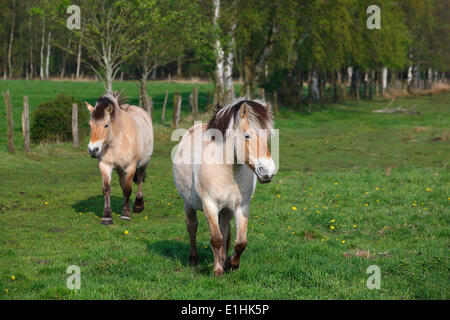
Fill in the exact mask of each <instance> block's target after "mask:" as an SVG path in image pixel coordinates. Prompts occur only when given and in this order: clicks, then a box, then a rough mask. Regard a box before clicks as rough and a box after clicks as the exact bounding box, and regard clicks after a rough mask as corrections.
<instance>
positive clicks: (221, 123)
mask: <svg viewBox="0 0 450 320" xmlns="http://www.w3.org/2000/svg"><path fill="white" fill-rule="evenodd" d="M244 103H247V105H248V106H249V109H250V110H249V115H248V116H249V122H250V123H251V124H253V125H254V126H258V127H259V128H261V129H272V127H273V116H272V112H271V111H270V107H269V108H267V107H266V106H265V103H264V101H257V100H247V99H240V100H238V101H237V102H233V103H231V104H229V105H227V106H225V107H222V108H220V107H216V109H215V110H214V114H213V116H212V118H211V120H209V122H208V127H207V129H217V130H219V131H220V132H222V134H223V136H224V137H225V135H226V131H227V129H228V128H229V126H230V122H231V119H232V118H233V119H234V123H237V120H238V117H239V116H238V113H239V109H240V108H241V106H242V105H243V104H244Z"/></svg>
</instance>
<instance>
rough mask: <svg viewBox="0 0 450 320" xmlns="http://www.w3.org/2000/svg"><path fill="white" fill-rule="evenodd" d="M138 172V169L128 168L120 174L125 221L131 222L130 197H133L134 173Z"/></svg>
mask: <svg viewBox="0 0 450 320" xmlns="http://www.w3.org/2000/svg"><path fill="white" fill-rule="evenodd" d="M135 172H136V167H135V166H134V167H131V166H130V167H128V168H127V170H126V171H125V172H122V173H121V174H119V178H120V179H119V180H120V185H121V186H122V194H123V210H122V216H121V217H120V218H121V219H123V220H127V221H130V220H131V210H130V196H131V183H132V182H133V177H134V173H135Z"/></svg>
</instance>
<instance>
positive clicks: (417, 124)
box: [0, 81, 450, 299]
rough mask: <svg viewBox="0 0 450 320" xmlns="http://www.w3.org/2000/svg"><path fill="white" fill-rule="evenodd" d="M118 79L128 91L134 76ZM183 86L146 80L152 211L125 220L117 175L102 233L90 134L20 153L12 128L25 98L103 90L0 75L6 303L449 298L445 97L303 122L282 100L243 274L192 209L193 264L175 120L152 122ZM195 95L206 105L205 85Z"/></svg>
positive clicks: (0, 279) (335, 109)
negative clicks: (376, 285)
mask: <svg viewBox="0 0 450 320" xmlns="http://www.w3.org/2000/svg"><path fill="white" fill-rule="evenodd" d="M115 85H116V87H115V88H120V87H122V86H123V87H126V88H127V93H128V95H129V96H130V97H131V98H134V100H136V97H137V87H136V86H135V84H134V83H130V82H128V83H127V82H124V83H116V84H115ZM169 86H170V87H169ZM193 86H194V85H190V84H186V85H181V84H170V85H168V84H162V83H150V84H149V92H150V94H151V95H153V96H154V100H156V101H157V103H156V108H157V110H156V112H155V113H156V115H155V150H154V155H153V158H152V160H151V164H150V166H149V170H148V172H147V181H146V183H145V184H144V198H145V206H146V208H145V210H144V212H143V213H140V214H134V216H133V221H132V222H131V223H126V222H124V221H121V220H119V219H118V217H119V214H120V213H121V202H122V194H121V189H120V187H119V183H118V179H117V175H116V174H114V176H113V181H112V193H111V202H112V209H113V212H114V215H113V216H114V219H115V221H114V223H115V224H114V225H112V226H109V227H105V226H102V225H101V224H100V216H101V215H102V210H103V196H102V193H101V178H100V174H99V171H98V169H97V163H96V160H94V159H91V158H90V157H89V156H88V154H87V152H86V145H87V141H83V143H82V147H81V148H80V149H79V150H74V149H72V147H71V145H70V144H68V143H65V144H55V145H34V146H33V148H32V154H31V155H30V156H26V155H25V153H24V151H23V147H22V142H21V137H20V122H19V121H18V119H20V113H21V108H20V107H19V106H21V99H22V98H21V97H22V95H25V94H27V95H28V96H29V97H30V102H31V105H32V109H33V108H34V107H35V106H36V105H37V104H38V103H40V102H42V101H45V100H49V99H51V98H54V96H56V94H57V93H59V92H62V91H64V92H68V93H71V94H73V95H75V96H77V97H79V98H81V99H83V100H88V101H90V102H94V101H95V100H96V98H97V97H98V95H99V94H101V93H102V85H101V84H100V83H87V82H86V83H59V82H56V83H54V82H39V81H34V82H26V81H6V82H5V81H0V88H1V89H2V90H5V89H6V88H9V90H10V91H11V95H12V98H13V104H14V108H15V112H14V117H15V119H16V123H15V127H16V132H15V134H16V149H17V152H16V155H10V154H8V153H7V152H6V141H5V132H6V130H5V112H4V105H3V101H2V103H1V104H0V108H1V109H0V143H1V147H0V181H1V185H0V290H1V291H0V299H449V298H450V284H449V276H450V272H449V261H448V260H449V249H448V248H449V244H450V243H449V227H448V223H449V214H450V210H449V207H450V206H449V205H450V190H449V189H450V171H449V165H448V161H449V159H450V143H449V141H448V135H447V136H446V135H445V131H447V132H448V130H449V127H450V122H449V120H450V95H449V94H443V95H435V96H430V97H423V98H421V99H417V100H407V99H398V100H397V101H395V103H394V105H393V106H394V107H395V106H399V105H402V106H403V107H408V106H411V105H414V104H416V105H417V107H416V109H417V110H418V111H420V112H421V114H420V115H407V114H391V115H389V114H375V113H372V112H371V110H373V109H379V108H383V107H385V106H386V104H387V101H382V100H377V101H372V102H367V101H359V102H352V103H345V104H339V105H330V106H327V108H326V109H324V110H322V111H320V112H314V113H313V114H311V115H304V114H297V113H294V112H291V111H289V110H288V109H284V110H283V112H282V114H281V115H280V116H279V117H277V119H276V127H277V128H278V129H279V132H280V169H279V173H278V174H277V176H276V177H275V178H274V180H273V182H272V183H270V184H268V185H258V186H257V188H256V193H255V197H254V199H253V202H252V205H251V218H250V221H249V236H248V247H247V250H246V251H245V252H244V254H243V256H242V259H241V267H240V269H239V270H237V271H234V272H230V273H228V274H226V275H224V276H223V277H220V278H214V276H213V266H212V265H213V254H212V251H211V248H210V244H209V231H208V228H207V225H206V221H205V218H204V217H203V214H202V213H200V214H199V232H198V246H199V254H200V263H199V265H198V266H196V267H192V266H189V263H188V260H189V259H188V255H189V241H188V235H187V231H186V228H185V223H184V213H183V210H182V200H181V197H180V196H179V195H178V193H177V192H176V190H175V188H174V184H173V181H172V176H171V160H170V152H171V150H172V148H173V147H174V145H175V142H171V141H170V134H171V129H170V127H169V126H168V125H161V124H159V117H160V116H159V114H160V113H159V112H160V111H159V110H158V108H160V102H159V101H161V100H162V99H163V97H164V91H165V90H166V89H168V90H169V91H173V90H175V89H176V90H180V91H182V92H183V93H184V96H185V95H186V94H189V92H190V91H191V90H192V87H193ZM200 90H201V92H202V97H203V99H204V98H205V97H206V94H205V93H206V92H207V91H208V90H211V86H210V85H207V84H205V85H200ZM186 97H187V96H186ZM169 106H171V104H170V103H169ZM169 119H170V115H169V116H168V121H167V123H169ZM182 126H183V127H188V126H190V123H189V122H187V121H186V120H184V121H183V122H182ZM437 137H443V139H441V140H436V139H435V140H433V138H437ZM446 137H447V138H446ZM133 188H134V190H135V189H136V188H135V186H133ZM125 231H127V234H125V233H126V232H125ZM69 265H78V266H80V268H81V290H77V291H75V290H69V289H67V287H66V279H67V277H68V276H69V275H68V274H67V273H66V269H67V267H68V266H69ZM370 265H377V266H379V267H380V270H381V289H379V290H369V289H368V288H367V287H366V280H367V278H368V277H369V274H367V273H366V269H367V267H369V266H370ZM13 278H14V279H13Z"/></svg>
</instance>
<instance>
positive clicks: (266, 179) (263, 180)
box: [255, 167, 273, 183]
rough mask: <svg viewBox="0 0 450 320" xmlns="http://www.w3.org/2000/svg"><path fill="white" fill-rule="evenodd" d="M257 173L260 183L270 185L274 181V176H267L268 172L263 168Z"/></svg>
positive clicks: (258, 169) (259, 168)
mask: <svg viewBox="0 0 450 320" xmlns="http://www.w3.org/2000/svg"><path fill="white" fill-rule="evenodd" d="M255 173H256V177H257V178H258V181H259V183H269V182H270V181H272V178H273V174H265V173H266V170H264V169H263V168H261V167H258V168H256V170H255Z"/></svg>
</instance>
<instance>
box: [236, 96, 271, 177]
mask: <svg viewBox="0 0 450 320" xmlns="http://www.w3.org/2000/svg"><path fill="white" fill-rule="evenodd" d="M236 116H237V121H236V120H235V123H236V124H235V139H236V142H235V148H236V157H237V160H238V162H239V163H245V164H246V165H247V166H248V167H249V168H250V169H251V170H252V171H253V172H254V173H255V174H256V176H257V178H258V181H259V182H260V183H268V182H270V181H271V180H272V178H273V176H274V175H275V173H276V166H275V163H274V161H273V159H272V155H271V154H270V150H269V144H268V140H269V136H270V132H271V129H272V114H271V111H270V106H269V105H263V104H259V103H257V102H254V101H251V102H250V101H249V102H248V103H247V102H244V103H242V104H241V106H240V108H239V114H238V115H236ZM242 157H243V158H242Z"/></svg>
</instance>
